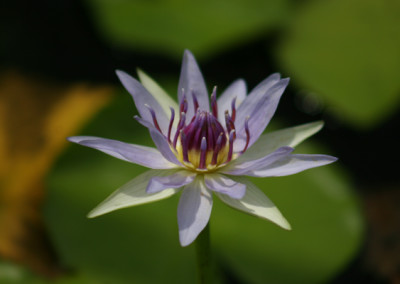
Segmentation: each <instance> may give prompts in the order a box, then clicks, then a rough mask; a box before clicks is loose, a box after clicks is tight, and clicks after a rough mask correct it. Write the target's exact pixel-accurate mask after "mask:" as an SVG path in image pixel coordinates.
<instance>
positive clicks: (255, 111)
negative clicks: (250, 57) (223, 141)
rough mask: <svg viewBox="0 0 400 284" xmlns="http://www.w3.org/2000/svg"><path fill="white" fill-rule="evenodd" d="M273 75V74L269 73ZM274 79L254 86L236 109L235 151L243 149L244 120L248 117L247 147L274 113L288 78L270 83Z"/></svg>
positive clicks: (244, 136) (258, 135)
mask: <svg viewBox="0 0 400 284" xmlns="http://www.w3.org/2000/svg"><path fill="white" fill-rule="evenodd" d="M271 76H273V75H271ZM271 76H270V77H271ZM274 81H275V80H272V79H271V81H268V82H266V83H265V85H263V86H259V87H256V89H255V91H253V92H251V93H250V94H249V95H248V96H247V98H246V100H245V101H244V102H243V103H242V104H241V105H240V107H239V109H238V110H237V123H236V133H237V141H236V142H235V149H234V150H235V151H240V150H242V149H243V145H244V144H245V141H246V135H245V131H244V129H245V120H246V117H249V121H248V124H249V130H250V142H249V147H251V145H252V144H253V143H254V142H256V141H257V139H258V137H260V135H261V134H262V132H263V131H264V129H265V128H266V127H267V125H268V123H269V122H270V120H271V118H272V116H273V115H274V113H275V111H276V109H277V107H278V103H279V100H280V98H281V96H282V94H283V91H284V90H285V88H286V86H287V85H288V83H289V79H282V80H279V81H278V82H276V83H275V84H272V82H274Z"/></svg>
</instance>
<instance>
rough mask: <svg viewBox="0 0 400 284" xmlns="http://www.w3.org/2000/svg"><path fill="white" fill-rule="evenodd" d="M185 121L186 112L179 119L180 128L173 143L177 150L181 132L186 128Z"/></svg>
mask: <svg viewBox="0 0 400 284" xmlns="http://www.w3.org/2000/svg"><path fill="white" fill-rule="evenodd" d="M185 120H186V114H185V113H184V112H181V115H180V118H179V123H178V128H177V129H176V132H175V137H174V141H173V143H172V145H173V146H174V148H175V149H176V142H177V141H178V136H179V132H180V131H181V129H182V128H183V127H184V126H185Z"/></svg>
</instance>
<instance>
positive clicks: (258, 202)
mask: <svg viewBox="0 0 400 284" xmlns="http://www.w3.org/2000/svg"><path fill="white" fill-rule="evenodd" d="M231 178H232V179H233V180H234V181H236V182H238V183H241V184H245V185H246V194H245V195H244V197H243V198H242V199H240V200H238V199H233V198H231V197H229V196H228V195H225V194H220V193H218V192H215V194H216V195H217V196H218V197H219V198H220V199H221V200H222V201H223V202H225V203H226V204H228V205H229V206H231V207H233V208H235V209H238V210H240V211H243V212H245V213H248V214H251V215H254V216H257V217H261V218H264V219H267V220H269V221H271V222H273V223H275V224H277V225H278V226H280V227H282V228H284V229H286V230H290V229H291V227H290V224H289V222H288V221H287V220H286V219H285V217H283V215H282V213H281V212H280V211H279V209H278V208H277V207H276V206H275V204H274V203H273V202H272V201H271V200H270V199H269V198H268V197H267V196H266V195H265V194H264V193H263V192H262V191H261V190H260V189H258V188H257V187H256V186H255V185H254V184H253V183H252V182H250V181H249V180H247V179H246V178H244V177H232V176H231Z"/></svg>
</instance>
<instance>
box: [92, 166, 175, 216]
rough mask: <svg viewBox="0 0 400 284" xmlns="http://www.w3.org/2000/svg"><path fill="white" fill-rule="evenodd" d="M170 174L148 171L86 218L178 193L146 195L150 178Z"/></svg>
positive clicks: (165, 191)
mask: <svg viewBox="0 0 400 284" xmlns="http://www.w3.org/2000/svg"><path fill="white" fill-rule="evenodd" d="M170 173H171V171H170V170H150V171H147V172H145V173H143V174H141V175H139V176H137V177H136V178H134V179H133V180H131V181H130V182H128V183H127V184H125V185H123V186H122V187H121V188H119V189H117V190H116V191H115V192H114V193H112V194H111V195H110V196H109V197H108V198H107V199H106V200H104V201H103V202H102V203H100V204H99V205H98V206H97V207H96V208H94V209H93V210H92V211H91V212H90V213H89V214H88V217H89V218H94V217H97V216H100V215H103V214H106V213H108V212H111V211H114V210H117V209H121V208H126V207H130V206H135V205H140V204H145V203H150V202H154V201H157V200H161V199H165V198H168V197H170V196H172V195H173V194H175V193H176V192H177V191H178V190H177V189H172V188H170V189H166V190H163V191H161V192H157V193H154V194H148V193H146V187H147V183H148V182H149V180H150V178H151V177H153V176H164V175H169V174H170Z"/></svg>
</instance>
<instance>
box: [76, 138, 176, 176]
mask: <svg viewBox="0 0 400 284" xmlns="http://www.w3.org/2000/svg"><path fill="white" fill-rule="evenodd" d="M68 140H69V141H71V142H74V143H77V144H80V145H83V146H86V147H90V148H94V149H97V150H99V151H102V152H104V153H106V154H108V155H111V156H113V157H116V158H118V159H121V160H124V161H128V162H131V163H135V164H138V165H141V166H144V167H148V168H151V169H171V168H176V167H177V166H176V165H175V164H173V163H171V162H169V161H167V160H166V159H165V158H164V157H163V156H162V155H161V153H160V152H159V151H158V150H157V149H154V148H151V147H145V146H139V145H134V144H128V143H124V142H120V141H117V140H111V139H105V138H100V137H93V136H74V137H68Z"/></svg>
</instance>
